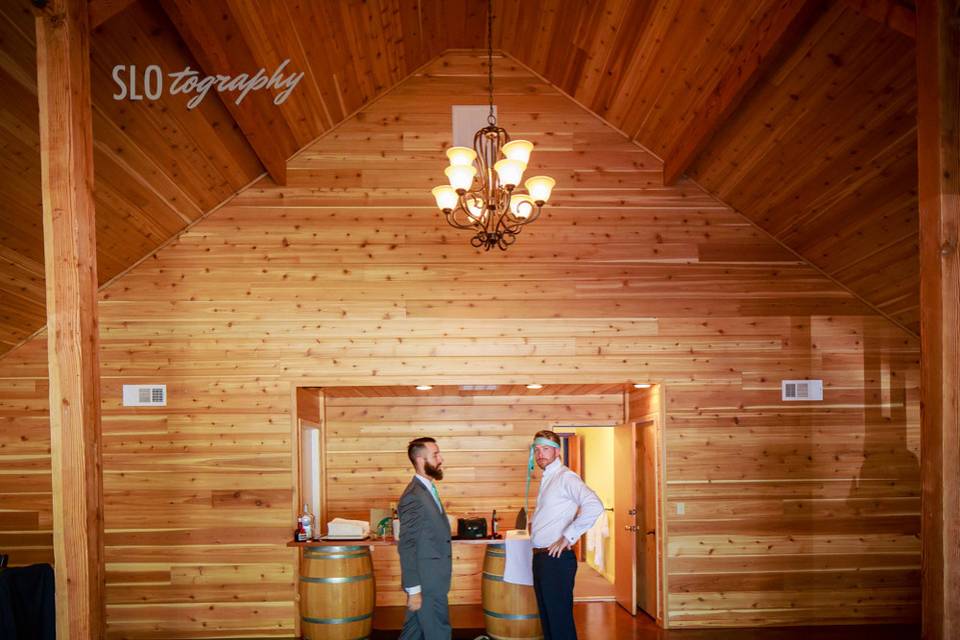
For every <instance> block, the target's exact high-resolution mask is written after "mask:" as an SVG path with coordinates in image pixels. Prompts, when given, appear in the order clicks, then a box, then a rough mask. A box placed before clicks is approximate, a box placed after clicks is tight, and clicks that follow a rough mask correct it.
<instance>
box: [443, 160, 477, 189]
mask: <svg viewBox="0 0 960 640" xmlns="http://www.w3.org/2000/svg"><path fill="white" fill-rule="evenodd" d="M443 172H444V173H445V174H446V175H447V179H448V180H449V181H450V186H451V187H453V188H454V189H456V190H457V191H467V190H468V189H470V185H472V184H473V176H475V175H476V174H477V168H476V167H475V166H473V165H472V164H469V165H463V164H454V165H450V166H449V167H447V168H446V169H444V170H443Z"/></svg>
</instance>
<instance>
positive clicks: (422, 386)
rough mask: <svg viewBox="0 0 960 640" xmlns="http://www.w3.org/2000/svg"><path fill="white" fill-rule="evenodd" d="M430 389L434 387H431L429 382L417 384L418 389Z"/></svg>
mask: <svg viewBox="0 0 960 640" xmlns="http://www.w3.org/2000/svg"><path fill="white" fill-rule="evenodd" d="M430 389H433V387H431V386H430V385H428V384H418V385H417V391H430Z"/></svg>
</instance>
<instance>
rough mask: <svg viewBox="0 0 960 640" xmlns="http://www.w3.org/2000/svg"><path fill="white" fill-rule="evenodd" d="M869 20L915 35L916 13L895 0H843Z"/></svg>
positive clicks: (905, 33) (908, 34) (904, 33)
mask: <svg viewBox="0 0 960 640" xmlns="http://www.w3.org/2000/svg"><path fill="white" fill-rule="evenodd" d="M918 1H919V2H924V1H925V0H918ZM843 3H844V4H847V5H850V6H851V7H853V8H854V9H856V10H857V11H859V12H860V13H862V14H863V15H865V16H866V17H868V18H870V19H871V20H876V21H877V22H879V23H880V24H883V25H886V26H888V27H890V28H891V29H894V30H895V31H899V32H900V33H902V34H903V35H905V36H910V37H911V38H914V39H915V38H916V37H917V14H916V12H915V11H914V10H912V9H911V8H910V7H907V6H904V5H903V4H901V3H900V2H898V1H897V0H843Z"/></svg>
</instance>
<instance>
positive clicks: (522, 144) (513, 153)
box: [500, 140, 533, 164]
mask: <svg viewBox="0 0 960 640" xmlns="http://www.w3.org/2000/svg"><path fill="white" fill-rule="evenodd" d="M500 151H501V152H502V153H503V155H504V156H505V157H506V158H509V159H510V160H519V161H520V162H522V163H523V164H527V163H528V162H530V152H531V151H533V143H532V142H530V141H528V140H511V141H510V142H508V143H507V144H505V145H503V148H502V149H500Z"/></svg>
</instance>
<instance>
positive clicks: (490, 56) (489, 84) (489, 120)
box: [487, 0, 497, 126]
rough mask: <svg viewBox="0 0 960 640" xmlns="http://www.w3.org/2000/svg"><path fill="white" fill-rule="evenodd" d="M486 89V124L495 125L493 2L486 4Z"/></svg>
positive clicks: (489, 1)
mask: <svg viewBox="0 0 960 640" xmlns="http://www.w3.org/2000/svg"><path fill="white" fill-rule="evenodd" d="M487 87H488V89H489V92H490V115H488V116H487V124H489V125H490V126H493V125H495V124H497V116H495V115H494V114H493V0H488V2H487Z"/></svg>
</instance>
